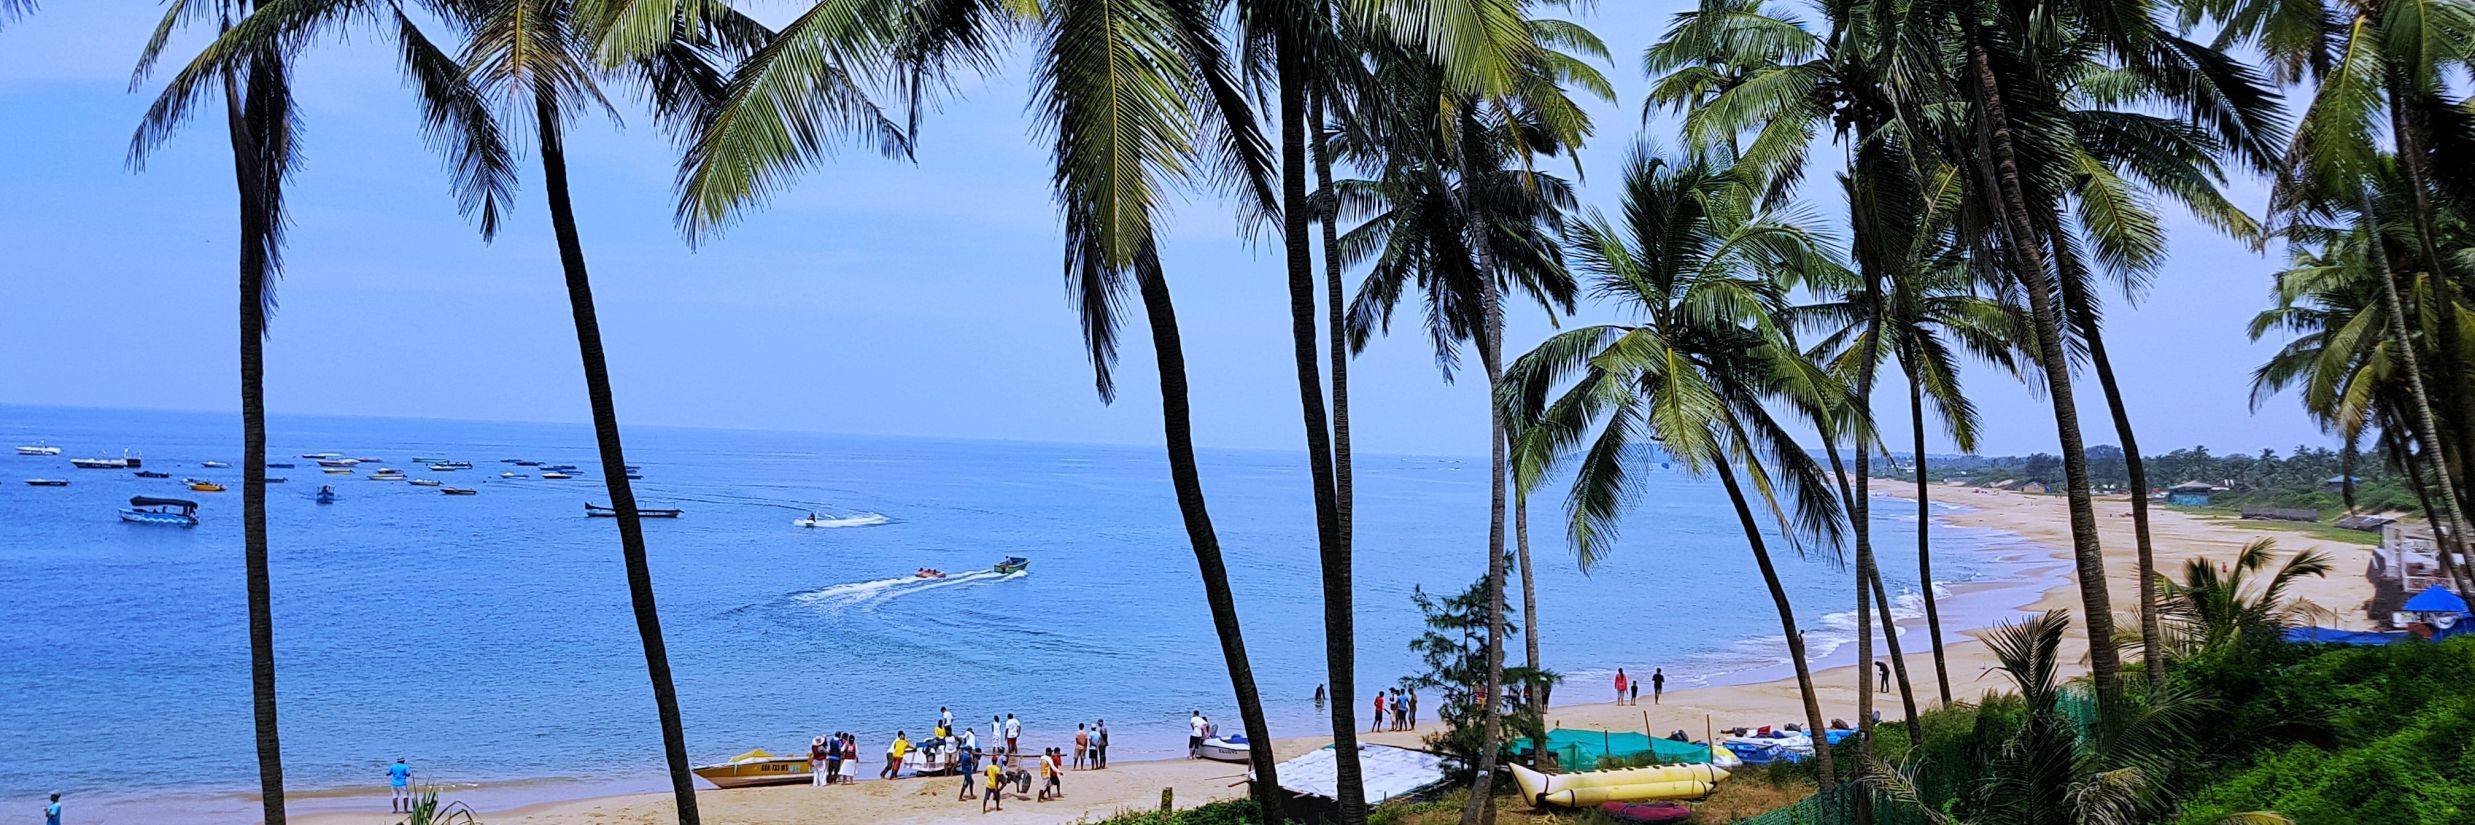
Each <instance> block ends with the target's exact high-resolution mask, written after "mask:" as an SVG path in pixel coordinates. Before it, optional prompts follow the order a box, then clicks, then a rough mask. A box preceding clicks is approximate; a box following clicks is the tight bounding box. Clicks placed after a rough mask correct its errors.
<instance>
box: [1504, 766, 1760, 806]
mask: <svg viewBox="0 0 2475 825" xmlns="http://www.w3.org/2000/svg"><path fill="white" fill-rule="evenodd" d="M1506 767H1509V768H1511V769H1512V772H1513V782H1514V783H1515V784H1518V785H1520V786H1521V795H1522V796H1523V797H1526V798H1528V799H1529V800H1530V801H1531V802H1532V803H1533V804H1538V805H1558V806H1567V807H1577V806H1584V805H1596V804H1599V803H1601V802H1648V801H1654V800H1661V799H1694V798H1699V797H1703V796H1707V795H1709V794H1710V789H1711V787H1713V786H1715V785H1717V784H1718V783H1719V781H1720V780H1723V779H1726V778H1727V769H1725V768H1719V767H1714V766H1711V765H1661V766H1658V767H1654V768H1626V769H1623V770H1613V771H1591V772H1588V773H1565V774H1553V775H1550V774H1543V773H1539V772H1537V771H1534V770H1530V769H1529V768H1526V767H1522V766H1520V765H1508V766H1506Z"/></svg>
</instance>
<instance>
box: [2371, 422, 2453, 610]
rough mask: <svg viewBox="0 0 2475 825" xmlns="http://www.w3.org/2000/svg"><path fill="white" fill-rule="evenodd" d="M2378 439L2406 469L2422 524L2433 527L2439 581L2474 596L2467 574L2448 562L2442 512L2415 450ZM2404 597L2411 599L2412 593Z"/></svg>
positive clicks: (2393, 438)
mask: <svg viewBox="0 0 2475 825" xmlns="http://www.w3.org/2000/svg"><path fill="white" fill-rule="evenodd" d="M2381 440H2382V441H2384V442H2387V443H2388V445H2389V452H2390V454H2391V455H2393V456H2395V457H2396V459H2397V462H2398V466H2401V467H2405V468H2406V479H2407V483H2409V484H2412V485H2414V488H2415V501H2416V503H2418V504H2421V505H2422V506H2423V521H2424V523H2425V524H2428V525H2431V527H2432V544H2433V547H2434V550H2435V552H2434V553H2433V555H2434V556H2435V557H2438V558H2439V559H2440V564H2441V578H2443V579H2445V580H2447V581H2448V582H2449V589H2451V590H2455V591H2457V592H2458V594H2459V595H2460V597H2464V596H2465V595H2467V594H2471V593H2475V585H2470V583H2469V582H2468V579H2467V576H2466V571H2464V570H2461V569H2460V568H2459V566H2458V563H2457V562H2456V561H2453V560H2451V559H2450V556H2452V555H2454V554H2453V553H2450V552H2449V545H2448V543H2447V540H2445V539H2443V538H2442V537H2441V513H2440V510H2439V508H2437V507H2434V506H2433V504H2432V488H2431V487H2430V486H2427V485H2426V484H2425V483H2424V477H2423V463H2422V462H2420V461H2417V460H2416V459H2415V451H2413V450H2411V449H2408V448H2407V446H2406V441H2405V440H2404V439H2400V438H2398V437H2397V436H2396V435H2394V434H2387V433H2384V434H2383V435H2382V436H2381ZM2407 595H2408V596H2413V595H2414V594H2412V593H2409V594H2407Z"/></svg>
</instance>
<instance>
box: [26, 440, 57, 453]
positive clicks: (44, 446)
mask: <svg viewBox="0 0 2475 825" xmlns="http://www.w3.org/2000/svg"><path fill="white" fill-rule="evenodd" d="M17 454H18V455H59V454H60V448H58V447H54V446H52V445H51V443H50V442H47V441H37V442H34V443H32V444H20V445H18V447H17Z"/></svg>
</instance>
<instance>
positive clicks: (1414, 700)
mask: <svg viewBox="0 0 2475 825" xmlns="http://www.w3.org/2000/svg"><path fill="white" fill-rule="evenodd" d="M1409 729H1410V730H1417V729H1418V689H1417V688H1410V689H1409Z"/></svg>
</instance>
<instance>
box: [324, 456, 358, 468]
mask: <svg viewBox="0 0 2475 825" xmlns="http://www.w3.org/2000/svg"><path fill="white" fill-rule="evenodd" d="M360 464H361V460H360V459H358V458H321V459H318V466H320V467H355V466H359V465H360Z"/></svg>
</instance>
